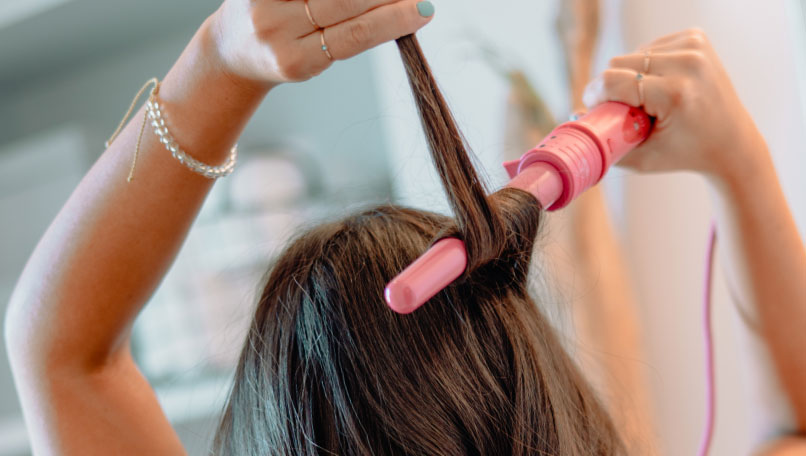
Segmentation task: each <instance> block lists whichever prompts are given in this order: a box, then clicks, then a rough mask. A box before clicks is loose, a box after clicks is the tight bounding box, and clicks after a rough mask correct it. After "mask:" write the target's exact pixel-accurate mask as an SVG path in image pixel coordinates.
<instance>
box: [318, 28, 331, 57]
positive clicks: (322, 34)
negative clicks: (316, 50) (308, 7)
mask: <svg viewBox="0 0 806 456" xmlns="http://www.w3.org/2000/svg"><path fill="white" fill-rule="evenodd" d="M319 37H320V38H321V41H322V51H324V53H325V55H326V56H327V58H328V60H330V61H333V54H331V53H330V48H329V47H327V43H325V29H319Z"/></svg>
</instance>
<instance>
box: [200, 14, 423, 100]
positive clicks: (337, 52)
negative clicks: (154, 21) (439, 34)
mask: <svg viewBox="0 0 806 456" xmlns="http://www.w3.org/2000/svg"><path fill="white" fill-rule="evenodd" d="M308 6H309V8H310V14H311V16H312V18H313V20H314V21H315V22H316V23H317V24H318V25H319V26H320V27H322V28H323V29H324V37H325V41H326V44H327V46H328V51H329V52H330V55H331V56H332V57H333V60H344V59H348V58H350V57H353V56H355V55H357V54H359V53H361V52H363V51H366V50H367V49H370V48H373V47H375V46H377V45H379V44H381V43H384V42H387V41H391V40H394V39H397V38H400V37H402V36H405V35H409V34H412V33H414V32H416V31H417V30H419V29H420V28H421V27H423V26H424V25H425V24H427V23H428V22H429V21H430V20H431V18H432V17H433V11H434V9H433V5H432V4H431V3H430V2H427V1H418V0H309V1H308ZM211 20H212V21H213V23H212V25H213V27H212V30H213V40H214V42H215V48H216V49H217V51H218V52H217V53H216V54H217V58H218V60H219V61H220V63H221V65H222V66H223V69H224V70H225V72H226V73H228V74H229V75H230V76H233V77H234V79H239V78H243V79H246V80H250V81H256V82H259V83H263V84H265V85H267V86H273V85H277V84H279V83H282V82H298V81H304V80H307V79H310V78H311V77H313V76H316V75H318V74H320V73H321V72H322V71H324V70H325V69H327V68H328V67H329V66H330V65H331V64H332V60H331V59H330V58H329V57H328V55H327V52H325V51H324V50H323V49H322V41H321V40H322V37H321V33H320V32H319V31H318V29H316V28H315V27H314V25H313V23H312V22H311V19H309V17H308V13H307V11H306V5H305V1H304V0H257V1H256V0H226V1H225V2H224V3H223V4H222V5H221V7H220V8H219V10H218V11H216V13H215V14H214V15H213V16H212V18H211Z"/></svg>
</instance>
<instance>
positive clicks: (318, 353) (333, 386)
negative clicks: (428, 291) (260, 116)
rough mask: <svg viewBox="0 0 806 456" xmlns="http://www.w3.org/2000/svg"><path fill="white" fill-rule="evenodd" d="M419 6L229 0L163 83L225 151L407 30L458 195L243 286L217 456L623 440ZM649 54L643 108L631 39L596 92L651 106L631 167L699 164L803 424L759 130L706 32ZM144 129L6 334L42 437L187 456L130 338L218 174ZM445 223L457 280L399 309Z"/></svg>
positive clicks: (68, 221) (35, 272) (354, 220)
mask: <svg viewBox="0 0 806 456" xmlns="http://www.w3.org/2000/svg"><path fill="white" fill-rule="evenodd" d="M432 14H433V6H431V4H430V3H428V2H416V1H414V0H361V1H349V2H347V1H345V2H340V1H325V0H319V1H317V0H310V3H307V2H304V1H303V0H264V1H261V2H251V1H247V0H227V1H226V2H224V4H223V5H222V7H221V8H220V9H219V10H218V11H217V12H216V13H215V14H213V15H212V16H211V17H210V18H208V20H207V21H205V23H204V24H203V25H202V26H201V28H200V29H199V31H198V32H197V33H196V35H195V36H194V38H193V39H192V41H191V42H190V44H189V45H188V47H187V48H186V49H185V51H184V53H183V54H182V56H181V57H180V58H179V60H178V61H177V63H176V64H175V65H174V67H173V68H172V69H171V70H170V72H169V73H168V74H167V75H166V77H165V78H164V80H163V81H162V83H161V86H160V88H159V92H158V93H157V98H158V100H159V104H160V107H161V110H162V112H163V113H164V114H165V116H166V118H167V119H168V121H169V122H168V127H169V128H170V133H171V134H172V135H173V137H175V138H177V141H179V142H180V143H181V145H182V148H183V149H184V150H187V151H189V153H190V154H191V155H192V156H193V157H195V158H196V159H198V160H200V161H201V162H204V163H208V164H218V163H222V162H225V160H226V157H227V154H228V152H227V150H228V148H229V147H230V146H231V145H232V144H233V143H234V142H235V141H236V139H237V137H238V136H239V134H240V132H241V130H242V129H243V127H244V125H245V123H246V122H247V120H248V119H249V117H250V115H251V114H252V113H253V111H254V110H255V108H256V107H257V106H258V105H259V103H260V102H262V100H263V98H264V97H266V95H267V94H268V93H269V92H270V91H271V90H272V89H273V88H274V87H276V86H277V85H279V84H281V83H285V82H296V81H303V80H306V79H308V78H310V77H313V76H314V75H317V74H319V73H321V72H322V71H324V70H325V69H326V68H327V67H329V66H330V64H331V61H332V60H334V59H335V60H339V59H346V58H349V57H351V56H354V55H356V54H358V53H360V52H363V51H364V50H367V49H369V48H371V47H374V46H376V45H378V44H380V43H383V42H386V41H390V40H392V39H397V38H399V37H404V38H401V39H400V40H398V45H399V46H400V49H401V55H402V56H403V60H404V64H405V66H406V69H407V72H408V74H409V77H410V80H411V82H412V89H413V92H414V94H415V100H416V102H417V104H418V107H419V108H420V111H421V114H422V118H423V126H424V129H425V131H426V136H427V137H428V140H429V144H430V146H431V151H432V155H433V158H434V160H435V163H436V165H437V168H438V169H439V172H440V175H441V178H442V179H443V183H444V185H445V188H446V191H447V193H448V196H449V199H450V201H451V203H452V205H453V208H454V213H455V219H450V218H448V217H444V216H439V215H436V214H432V213H427V212H423V211H415V210H411V209H405V208H400V207H394V206H383V207H378V208H374V209H372V210H368V211H365V212H363V213H360V214H357V215H353V216H350V217H347V218H345V219H344V220H341V221H338V222H334V223H329V224H325V225H322V226H320V227H318V228H315V229H313V230H311V231H310V232H308V233H305V234H303V235H301V236H299V237H298V238H297V239H295V240H294V241H293V242H292V243H291V244H290V245H289V247H288V248H287V249H286V251H285V252H284V253H283V254H282V255H281V256H280V258H279V259H278V261H277V263H276V264H275V265H274V266H273V267H272V269H271V273H270V274H269V276H268V280H267V283H266V284H265V288H264V291H263V293H262V296H261V298H260V300H259V302H258V305H257V309H256V311H255V318H254V321H253V323H252V327H251V329H250V332H249V335H248V338H247V341H246V345H245V348H244V351H243V353H242V355H241V359H240V362H239V366H238V368H237V372H236V376H235V382H234V386H233V390H232V392H231V395H230V398H229V402H228V405H227V408H226V410H225V413H224V416H223V418H222V422H221V426H220V428H219V431H218V434H217V438H216V442H215V449H216V452H219V453H224V454H319V453H323V454H574V455H582V454H621V453H625V452H626V448H627V447H628V446H629V442H623V441H622V439H621V438H620V437H619V430H618V429H617V428H616V427H615V425H614V424H613V422H612V420H611V419H610V417H609V416H608V414H607V413H606V412H605V410H604V409H603V407H602V405H601V404H600V402H599V400H598V399H597V398H596V396H595V395H594V393H593V392H592V390H591V388H590V387H589V386H588V385H587V383H586V381H585V380H584V379H583V377H582V375H581V374H580V372H579V371H578V370H577V368H576V366H575V365H574V363H573V362H572V361H571V360H570V358H569V357H568V355H567V354H566V353H565V352H564V351H563V350H562V347H561V346H560V344H559V343H558V340H557V337H556V335H555V334H554V332H553V330H552V329H551V327H550V325H549V324H548V323H547V321H546V319H545V318H544V317H543V315H542V314H541V312H540V310H539V306H537V305H535V304H536V303H535V302H534V301H533V299H532V298H531V297H530V295H529V293H528V290H527V288H526V272H527V270H528V265H529V260H530V257H531V253H532V248H533V245H534V241H535V238H536V235H537V232H538V229H539V225H540V219H541V210H540V208H539V206H538V204H537V202H536V200H535V199H534V198H533V197H531V196H530V195H528V194H526V193H524V192H520V191H517V190H512V189H505V190H501V191H499V192H497V193H496V194H494V195H492V196H489V197H487V196H485V193H484V190H483V188H482V187H481V185H480V184H479V179H478V178H477V176H476V173H475V170H474V169H473V168H472V166H471V165H470V162H469V159H468V157H467V152H466V151H465V149H464V146H463V144H462V141H461V135H460V134H459V133H458V131H457V129H456V127H455V124H454V122H453V119H452V116H451V115H450V112H449V111H448V110H447V108H446V106H445V103H444V100H443V99H442V97H441V95H440V94H439V92H438V90H437V89H436V85H435V83H434V81H433V79H432V77H431V75H430V72H429V70H428V67H427V65H426V64H425V61H424V59H423V57H422V54H421V53H420V50H419V46H418V45H417V43H416V41H415V40H414V38H413V37H412V36H409V35H410V34H412V33H414V32H415V31H416V30H418V29H420V28H421V27H423V26H425V25H426V24H427V23H428V22H429V21H430V20H431V16H432ZM319 27H322V28H324V31H320V30H319ZM648 49H649V50H651V52H652V56H653V60H652V64H653V71H652V74H653V75H658V76H652V75H650V76H648V77H647V78H646V79H645V82H644V88H645V90H644V96H645V97H644V98H645V99H644V100H643V103H641V101H642V100H640V99H639V98H638V92H637V91H636V90H635V89H636V86H635V75H636V72H637V71H642V66H643V62H644V56H643V54H635V55H628V56H624V57H620V58H617V59H614V61H613V62H612V65H611V66H612V68H611V69H609V70H608V71H606V72H605V73H604V74H603V75H602V77H601V78H600V79H599V80H598V81H599V82H598V83H596V84H593V85H592V86H591V87H590V90H589V92H588V98H589V102H590V104H596V103H598V102H601V101H604V100H616V101H622V102H625V103H628V104H632V105H640V104H643V106H644V108H645V109H646V111H647V112H648V113H650V114H651V115H653V116H655V117H657V119H658V122H657V126H656V131H655V132H654V133H653V135H652V137H651V138H650V139H649V140H648V141H647V142H646V143H645V144H644V145H643V146H641V147H640V148H639V149H637V150H636V151H634V152H633V153H632V154H631V155H630V156H629V157H627V158H626V159H625V161H624V164H626V165H627V166H630V167H632V168H634V169H638V170H641V171H647V172H650V171H668V170H681V169H685V170H692V171H697V172H699V173H701V174H702V175H703V176H705V177H706V179H707V180H708V181H709V183H710V184H711V188H712V189H713V194H714V198H715V199H716V201H717V202H718V205H719V208H720V210H719V232H720V236H721V238H722V239H723V243H724V245H725V248H724V249H723V250H724V252H725V254H726V255H727V257H726V260H727V261H726V263H727V264H728V265H729V266H728V276H729V279H730V283H731V285H732V286H733V288H734V290H736V292H737V295H738V296H740V305H742V307H743V309H744V310H745V311H746V312H747V313H748V315H750V316H751V318H754V319H755V320H756V321H757V322H758V324H759V325H760V328H761V329H762V334H763V335H764V336H765V337H766V342H767V344H768V346H769V348H770V350H771V352H772V353H773V354H774V360H775V362H776V367H777V370H778V374H779V375H780V378H781V380H782V383H783V385H784V387H785V389H786V392H787V393H788V397H789V399H790V401H791V403H792V406H793V409H794V410H795V411H796V415H797V418H798V419H797V426H798V427H797V428H796V429H791V430H789V431H791V432H792V433H793V435H794V434H797V433H800V434H803V433H804V431H806V391H804V389H803V388H801V387H800V386H802V385H804V384H806V361H804V359H802V357H800V350H799V348H800V347H803V346H804V345H805V344H804V337H806V336H804V334H803V332H802V326H800V323H799V322H802V321H803V320H804V316H806V309H804V306H803V305H802V304H803V302H806V290H804V287H803V283H802V281H799V280H798V278H799V277H803V276H804V275H806V255H805V254H804V251H803V246H802V244H801V241H800V239H799V237H798V235H797V231H796V228H795V225H794V222H793V221H792V219H791V216H790V214H789V211H788V208H787V206H786V203H785V201H784V198H783V196H782V194H781V191H780V188H779V185H778V182H777V178H776V176H775V172H774V170H773V167H772V164H771V161H770V158H769V154H768V152H767V149H766V146H765V144H764V140H763V138H762V137H761V135H760V134H759V133H758V131H757V129H756V127H755V126H754V124H753V121H752V119H750V117H749V115H748V114H747V113H746V111H745V110H744V108H743V107H742V105H741V103H740V101H739V100H738V98H737V97H736V95H735V93H734V91H733V89H732V88H731V85H730V82H729V80H728V78H727V75H726V74H725V73H724V71H723V70H722V68H721V66H720V64H719V62H718V59H717V57H716V56H715V55H714V53H713V50H712V49H711V47H710V46H709V45H708V42H707V40H706V39H705V37H704V36H703V34H702V33H701V32H698V31H688V32H683V33H679V34H675V35H671V36H667V37H664V38H661V39H659V40H657V41H655V42H653V43H652V44H650V45H649V47H648ZM660 75H662V76H660ZM142 115H143V112H142V111H141V112H140V113H139V116H142ZM135 118H137V117H135ZM139 138H140V122H139V119H138V121H135V122H130V123H129V124H128V125H126V127H125V129H124V130H123V131H122V134H121V135H120V136H119V137H118V138H117V139H116V140H115V141H113V142H112V143H111V144H110V145H109V147H108V150H107V151H106V152H105V153H104V154H103V155H102V157H101V158H100V159H99V160H98V162H97V163H96V164H95V165H94V166H93V168H92V169H91V170H90V171H89V173H88V174H87V176H86V177H85V179H84V180H83V181H82V182H81V184H80V185H79V187H78V188H77V189H76V191H75V192H74V194H73V195H72V196H71V198H70V199H69V201H68V202H67V204H66V205H65V207H64V208H63V210H62V211H61V212H60V213H59V215H58V216H57V218H56V220H55V221H54V222H53V224H52V225H51V227H50V228H49V229H48V231H47V232H46V234H45V235H44V237H43V239H42V240H41V242H40V243H39V245H38V246H37V248H36V250H35V252H34V253H33V255H32V257H31V259H30V260H29V262H28V264H27V266H26V268H25V270H24V272H23V274H22V277H21V278H20V280H19V283H18V285H17V287H16V289H15V292H14V295H13V297H12V303H11V305H10V310H9V313H8V315H7V318H6V337H7V339H8V346H9V350H10V355H11V361H12V364H13V368H14V374H15V379H16V382H17V385H18V389H19V393H20V397H21V400H22V404H23V408H24V410H25V416H26V423H27V425H28V429H29V432H30V434H31V438H32V442H33V446H34V450H35V451H36V452H37V453H42V454H51V453H55V454H182V453H183V449H182V447H181V444H180V442H179V440H178V438H177V436H176V434H175V432H174V431H173V430H172V429H171V426H170V424H169V423H168V421H167V419H166V418H165V416H164V415H163V413H162V411H161V410H160V407H159V404H158V403H157V401H156V398H155V396H154V393H153V391H152V390H151V389H150V387H149V385H148V383H147V382H146V380H145V379H144V378H143V376H142V375H141V374H140V373H139V371H138V369H137V366H136V365H135V363H134V361H133V360H132V357H131V354H130V351H129V335H130V328H131V324H132V321H133V319H134V317H135V315H136V314H137V313H138V312H139V310H140V309H141V308H142V306H143V305H144V304H145V303H146V301H147V299H148V297H149V296H150V294H151V293H152V292H153V291H154V289H155V288H156V286H157V284H158V283H159V282H160V280H161V279H162V277H163V274H164V273H165V272H166V270H167V268H168V267H169V265H170V263H171V261H172V259H173V257H174V256H175V255H176V253H177V251H178V249H179V247H180V245H181V243H182V241H183V239H184V238H185V235H186V234H187V230H188V229H189V227H190V225H191V223H192V221H193V219H194V217H195V215H196V213H197V212H198V210H199V207H200V206H201V204H202V202H203V200H204V198H205V196H206V194H207V192H208V191H209V189H210V187H211V185H212V181H211V180H209V179H205V178H204V177H201V176H200V175H199V174H198V173H193V172H190V171H189V170H188V168H187V167H186V166H182V165H180V164H179V163H178V162H177V161H176V160H174V158H172V157H171V155H170V154H169V153H167V152H166V151H165V148H164V146H163V145H162V144H161V143H160V142H159V141H158V139H157V137H156V136H155V135H153V134H150V133H149V134H145V135H143V136H142V140H140V139H139ZM135 149H138V150H139V158H138V161H137V167H136V169H135V173H134V175H135V179H134V180H133V181H131V182H130V183H127V181H126V177H127V176H128V175H129V173H130V160H131V154H132V151H133V150H135ZM748 195H751V196H752V198H750V197H748ZM446 235H453V236H459V237H462V238H463V239H464V240H465V242H466V244H467V247H468V268H467V271H466V272H465V274H464V275H463V277H461V278H460V280H458V281H457V282H455V283H454V284H453V285H451V286H450V287H448V288H447V289H446V290H444V291H443V292H442V293H440V294H439V295H437V296H436V297H434V298H433V299H432V300H431V301H429V303H428V304H427V305H426V306H424V307H423V308H422V309H420V310H418V311H417V312H416V313H414V314H413V315H410V316H405V317H403V316H399V315H397V314H394V313H392V312H391V311H390V310H389V309H388V308H387V307H386V306H385V304H384V302H383V295H382V293H383V286H384V285H385V284H386V282H387V281H388V280H389V279H391V278H392V277H393V276H394V275H396V274H397V273H399V272H400V271H401V270H402V269H403V268H404V267H405V266H407V265H408V264H410V263H411V262H412V261H413V260H414V259H415V258H416V257H417V256H419V255H420V254H421V253H422V252H423V251H424V250H425V249H427V247H428V246H429V244H430V243H431V242H433V241H434V240H435V239H438V238H439V237H442V236H446ZM778 271H789V272H791V274H788V275H786V276H785V277H783V276H781V275H779V274H778ZM770 303H775V304H776V305H775V306H771V305H769V304H770ZM538 304H539V303H538ZM773 329H774V330H773ZM781 445H782V446H780V447H779V448H777V449H775V450H770V451H777V452H779V454H783V453H782V452H783V451H786V450H787V448H789V449H793V448H794V449H797V448H801V449H802V442H799V441H798V440H797V439H793V440H790V441H787V442H784V443H782V444H781ZM798 445H801V446H800V447H798Z"/></svg>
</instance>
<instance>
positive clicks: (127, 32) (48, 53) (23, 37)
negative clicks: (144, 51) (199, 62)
mask: <svg viewBox="0 0 806 456" xmlns="http://www.w3.org/2000/svg"><path fill="white" fill-rule="evenodd" d="M22 1H23V0H14V1H12V2H11V3H9V4H0V91H6V90H11V89H13V88H14V87H16V86H18V85H21V84H23V83H25V82H27V81H28V80H30V79H31V78H37V77H42V76H47V75H52V74H58V73H63V72H64V71H65V69H66V68H69V67H71V66H77V65H81V64H82V63H85V62H87V61H91V60H93V59H95V58H97V57H99V56H103V55H108V54H111V53H114V52H118V51H120V50H121V49H125V48H127V47H130V46H133V45H137V44H140V43H143V42H146V41H150V40H152V39H154V38H155V37H159V36H163V35H167V34H171V33H176V32H177V31H183V30H189V31H192V30H193V29H194V28H195V27H198V24H200V23H201V22H202V21H203V20H204V18H205V17H207V16H208V15H210V14H211V13H212V12H214V11H215V10H216V9H217V8H218V6H219V5H220V3H221V2H220V0H195V1H192V2H185V1H180V0H139V1H137V2H130V1H123V0H37V1H31V2H29V0H25V2H26V3H28V4H26V5H20V3H22ZM3 19H5V20H3ZM43 32H44V33H43Z"/></svg>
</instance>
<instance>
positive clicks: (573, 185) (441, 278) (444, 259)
mask: <svg viewBox="0 0 806 456" xmlns="http://www.w3.org/2000/svg"><path fill="white" fill-rule="evenodd" d="M651 130H652V120H651V118H650V117H649V116H648V115H647V114H646V113H645V112H644V111H643V110H641V109H639V108H634V107H631V106H628V105H625V104H622V103H617V102H608V103H604V104H601V105H599V106H597V107H596V108H594V109H592V110H591V111H590V112H588V113H587V114H585V115H584V116H582V117H581V118H579V119H578V120H574V121H571V122H566V123H564V124H562V125H560V126H558V127H557V128H555V129H554V131H552V132H551V133H550V134H549V135H548V136H547V137H546V138H545V139H544V140H543V141H541V142H540V143H539V144H538V145H537V147H535V148H534V149H532V150H530V151H529V152H527V153H526V154H524V155H523V156H522V157H521V158H520V159H519V160H514V161H511V162H507V163H504V167H505V168H506V170H507V172H508V173H509V176H510V178H511V179H512V180H511V181H510V183H509V184H508V187H512V188H518V189H521V190H524V191H527V192H529V193H531V194H532V195H534V196H535V198H536V199H537V200H538V201H539V202H540V205H541V206H542V207H543V208H544V209H546V210H549V211H553V210H557V209H561V208H563V207H565V206H567V205H568V204H569V203H570V202H571V201H573V200H574V199H575V198H576V197H577V196H579V195H580V194H582V192H584V191H585V190H587V189H588V188H590V187H592V186H594V185H596V184H597V183H598V182H599V181H600V180H601V179H602V177H604V175H605V173H606V172H607V170H608V169H609V168H610V166H611V165H613V164H614V163H616V162H617V161H618V160H620V159H621V158H622V157H623V156H624V155H626V154H627V153H628V152H630V151H631V150H633V149H634V148H635V147H636V146H637V145H638V144H640V143H641V142H642V141H644V140H645V139H646V138H647V137H648V136H649V134H650V132H651ZM466 267H467V252H466V250H465V247H464V243H463V242H462V241H460V240H458V239H456V238H446V239H442V240H440V241H438V242H436V243H435V244H434V245H433V246H432V247H431V249H429V250H428V252H426V253H425V254H423V255H422V256H421V257H420V258H418V259H417V261H415V262H414V263H413V264H412V265H411V266H409V267H408V268H406V269H405V270H404V271H403V272H401V273H400V274H399V275H398V276H397V277H395V279H394V280H392V281H391V282H389V284H388V285H387V286H386V290H385V293H384V294H385V298H386V302H387V304H389V307H391V308H392V310H394V311H395V312H398V313H401V314H407V313H411V312H414V311H415V310H417V308H419V307H420V306H422V305H423V304H425V302H426V301H428V300H429V299H431V298H432V297H433V296H434V295H436V294H437V293H439V292H440V291H441V290H442V289H444V288H445V287H447V286H448V285H450V284H451V283H452V282H453V281H454V280H456V279H457V278H458V277H459V276H461V275H462V274H463V273H464V270H465V268H466Z"/></svg>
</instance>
